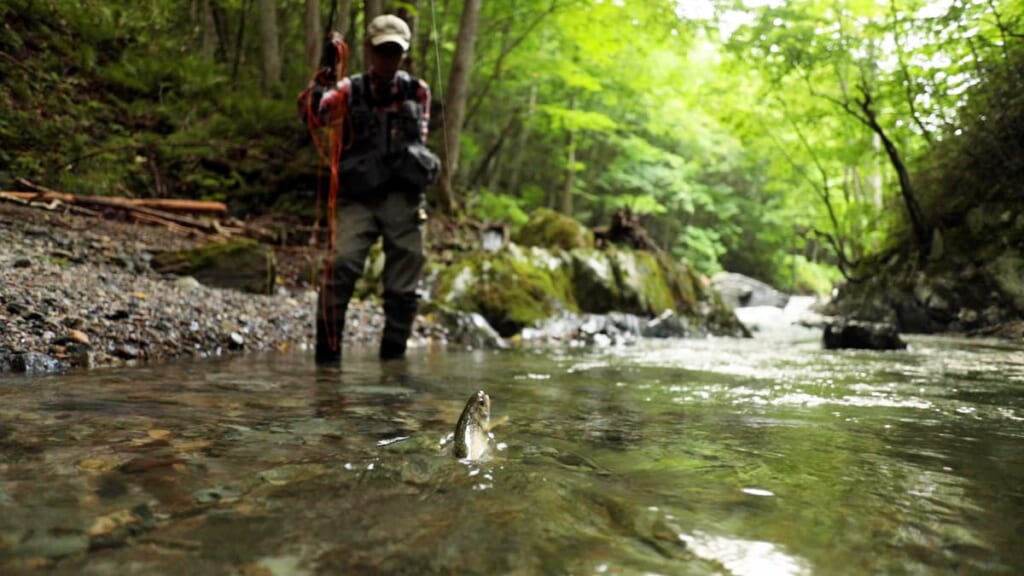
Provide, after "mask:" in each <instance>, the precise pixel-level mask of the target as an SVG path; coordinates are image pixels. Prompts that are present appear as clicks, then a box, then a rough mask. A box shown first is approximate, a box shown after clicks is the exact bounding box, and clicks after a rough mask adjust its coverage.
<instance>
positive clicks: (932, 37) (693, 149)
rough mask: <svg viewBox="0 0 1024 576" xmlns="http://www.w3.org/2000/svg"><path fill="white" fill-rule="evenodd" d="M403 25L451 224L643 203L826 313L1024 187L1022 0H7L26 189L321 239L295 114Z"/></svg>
mask: <svg viewBox="0 0 1024 576" xmlns="http://www.w3.org/2000/svg"><path fill="white" fill-rule="evenodd" d="M384 11H389V12H395V13H398V14H400V15H401V16H403V17H404V18H405V19H406V20H407V21H408V22H409V23H410V25H411V27H412V29H413V34H414V42H413V47H412V49H411V52H410V58H409V61H408V67H409V69H410V70H411V72H412V73H414V74H416V75H418V76H420V77H422V78H424V79H425V80H427V81H428V82H429V83H430V84H431V86H432V89H433V93H434V99H435V104H436V105H435V108H436V112H435V114H434V116H435V122H434V123H433V124H434V126H433V127H432V133H431V140H430V142H431V145H432V147H433V148H434V149H435V150H438V151H439V153H440V154H442V156H444V157H445V158H446V159H447V160H448V161H449V164H448V166H449V167H451V168H452V170H451V171H450V172H451V173H450V174H448V175H447V180H446V182H444V183H443V185H442V186H439V187H438V189H437V190H431V194H430V199H431V200H432V203H433V204H434V206H435V209H436V210H437V211H438V212H449V213H451V215H452V216H457V217H469V218H474V219H480V220H501V221H504V222H507V223H509V224H510V225H512V226H516V225H518V224H521V223H523V222H524V221H525V219H526V215H527V214H528V213H529V212H530V211H531V210H533V209H535V208H538V207H550V208H554V209H557V210H560V211H562V212H564V213H567V214H571V215H572V216H574V217H576V218H577V219H579V220H581V221H583V222H584V223H587V224H589V225H598V224H601V223H605V222H607V221H608V219H609V218H610V216H611V214H612V213H613V212H614V211H616V210H618V209H629V210H631V211H632V213H633V214H635V215H637V216H638V217H639V218H640V221H641V223H642V224H643V225H644V227H646V229H647V230H648V231H649V232H650V233H651V235H652V237H653V239H654V240H655V241H656V242H657V244H659V245H660V246H662V247H663V248H665V249H666V250H668V251H670V252H671V253H672V254H674V255H676V256H679V257H684V258H686V259H687V260H688V261H689V262H690V263H691V264H692V265H694V266H695V267H696V268H698V269H699V270H700V271H702V272H704V273H707V274H712V273H714V272H717V271H719V270H723V269H727V270H730V271H735V272H741V273H745V274H748V275H751V276H755V277H758V278H760V279H762V280H766V281H769V282H772V283H774V284H776V285H778V286H780V287H783V288H786V289H792V290H803V291H819V292H820V291H825V290H828V288H829V287H830V286H831V283H832V282H833V281H834V280H836V279H838V278H839V277H840V276H841V275H843V274H847V273H849V271H850V270H851V269H852V268H853V267H855V265H856V263H857V262H858V261H860V260H862V259H863V258H864V257H866V256H867V255H870V254H872V253H877V252H879V251H881V250H885V249H888V248H891V247H892V246H893V245H894V244H897V243H904V244H908V245H911V246H913V247H914V248H915V250H917V251H918V253H919V255H921V256H922V257H926V256H927V253H928V252H929V250H930V249H931V245H932V243H933V231H934V230H935V229H936V228H938V227H941V226H943V225H944V223H948V222H949V221H950V220H951V219H955V218H957V217H958V215H961V214H962V213H963V212H964V209H965V204H966V203H970V202H979V201H985V200H992V199H1000V198H1001V199H1007V198H1009V199H1014V200H1017V201H1019V200H1020V197H1021V194H1022V190H1024V175H1022V172H1024V170H1022V162H1024V160H1022V158H1024V150H1022V148H1024V142H1022V138H1024V136H1022V134H1024V119H1022V112H1021V111H1022V110H1024V96H1022V94H1024V86H1022V83H1024V81H1022V78H1024V49H1022V38H1024V23H1022V21H1021V18H1022V17H1024V5H1022V4H1021V3H1020V2H1019V1H1016V0H937V1H922V0H879V1H865V0H836V1H834V2H824V3H823V2H816V1H813V0H794V1H781V0H704V1H700V2H689V1H686V2H683V1H674V0H643V1H639V0H635V1H634V0H503V1H501V2H496V1H488V2H482V1H481V0H465V1H463V0H433V1H430V0H409V1H398V0H393V1H391V2H386V1H381V0H376V1H374V0H366V1H365V2H361V1H352V0H346V1H337V0H335V1H329V0H319V1H318V0H303V1H299V0H255V1H254V0H162V1H152V2H136V1H134V0H85V1H80V0H9V1H7V2H5V3H4V4H3V5H2V6H0V16H2V22H3V25H2V26H0V77H2V79H3V80H2V82H0V188H2V189H5V190H11V189H16V188H17V184H16V183H17V182H18V179H19V178H23V179H28V180H31V181H35V182H39V183H41V184H44V185H46V186H49V187H51V188H55V189H59V190H62V191H66V192H72V193H88V194H100V195H118V196H133V197H162V196H172V197H183V198H195V199H208V200H226V201H227V202H228V203H229V205H230V206H231V207H232V210H234V211H236V212H238V213H240V214H250V213H267V212H274V213H283V214H291V215H295V216H297V217H302V218H312V217H313V215H314V214H315V204H316V199H317V194H318V189H319V188H320V184H318V171H322V168H321V167H319V160H318V158H317V156H316V152H315V150H314V148H313V146H312V144H311V142H310V138H309V134H308V133H307V132H306V129H305V127H304V126H303V125H302V124H301V123H300V122H299V121H298V120H297V118H296V114H295V96H296V94H297V93H298V92H299V91H300V90H301V89H302V88H304V87H305V85H306V84H307V82H308V81H309V79H310V77H311V74H312V73H313V71H314V69H315V67H316V64H317V62H318V60H319V57H320V54H319V50H320V46H321V45H322V43H323V40H324V38H325V37H326V34H327V33H328V32H329V31H330V30H332V29H337V30H340V31H342V32H343V33H344V34H345V37H346V40H347V41H348V43H349V45H350V46H351V47H352V50H351V55H352V57H351V62H350V67H349V68H350V70H352V71H357V70H361V69H362V67H363V57H362V54H361V49H360V47H361V42H362V32H361V31H362V29H363V26H364V22H366V21H367V18H369V17H372V16H373V15H375V14H378V13H381V12H384ZM468 26H472V29H471V30H467V27H468ZM467 32H469V33H467ZM460 58H462V59H461V60H460ZM467 58H468V60H467ZM458 62H470V63H471V66H469V67H468V69H467V70H465V71H464V73H463V74H462V75H461V76H460V69H461V67H460V66H458V65H456V63H458ZM452 86H454V87H455V88H456V89H455V90H449V88H451V87H452ZM463 87H464V89H460V88H463ZM453 119H455V120H456V121H455V122H452V120H453Z"/></svg>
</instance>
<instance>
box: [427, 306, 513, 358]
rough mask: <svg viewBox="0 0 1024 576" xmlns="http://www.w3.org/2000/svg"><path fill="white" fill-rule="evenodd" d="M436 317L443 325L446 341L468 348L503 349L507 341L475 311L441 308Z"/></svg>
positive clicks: (506, 346)
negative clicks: (446, 334) (446, 335)
mask: <svg viewBox="0 0 1024 576" xmlns="http://www.w3.org/2000/svg"><path fill="white" fill-rule="evenodd" d="M438 319H439V320H440V321H441V323H442V324H443V325H444V326H445V329H446V331H447V333H448V342H449V343H450V344H457V345H460V346H468V347H470V348H486V349H494V348H497V349H504V348H508V347H509V346H508V343H507V342H505V339H504V338H502V337H501V335H500V334H498V332H497V331H496V330H495V329H494V328H493V327H492V326H491V325H490V323H488V322H487V319H486V318H484V317H483V316H481V315H480V314H477V313H476V312H459V311H455V310H447V309H446V310H441V311H439V312H438Z"/></svg>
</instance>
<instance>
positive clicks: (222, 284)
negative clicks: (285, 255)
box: [150, 239, 276, 294]
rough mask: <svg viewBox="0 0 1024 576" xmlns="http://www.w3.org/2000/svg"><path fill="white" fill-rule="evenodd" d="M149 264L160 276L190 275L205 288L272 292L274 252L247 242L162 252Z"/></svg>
mask: <svg viewBox="0 0 1024 576" xmlns="http://www.w3.org/2000/svg"><path fill="white" fill-rule="evenodd" d="M150 265H151V266H152V267H153V269H154V270H156V271H157V272H160V273H164V274H177V275H180V276H192V277H194V278H195V279H196V280H198V281H199V282H200V283H201V284H204V285H206V286H215V287H218V288H229V289H233V290H240V291H242V292H250V293H253V294H271V293H273V290H274V284H275V281H276V271H275V259H274V251H273V249H272V248H271V247H269V246H266V245H264V244H260V243H259V242H256V241H255V240H248V239H242V240H232V241H229V242H210V243H208V244H204V245H202V246H199V247H197V248H193V249H191V250H180V251H176V252H163V253H160V254H157V255H155V256H154V257H153V259H152V261H151V262H150Z"/></svg>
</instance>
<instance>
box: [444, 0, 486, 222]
mask: <svg viewBox="0 0 1024 576" xmlns="http://www.w3.org/2000/svg"><path fill="white" fill-rule="evenodd" d="M482 4H483V2H482V0H466V3H465V5H464V6H463V8H462V18H461V20H460V23H459V36H458V39H457V40H456V44H455V56H454V58H453V62H452V71H451V77H450V79H449V80H448V94H447V95H446V97H445V103H444V115H445V122H446V123H447V125H448V126H447V132H446V134H445V145H444V156H445V158H444V162H443V166H442V169H441V178H440V181H439V182H438V192H439V194H440V198H439V200H440V203H441V209H442V210H444V211H445V212H447V213H449V214H454V213H457V212H458V211H459V210H460V206H459V202H458V199H457V197H456V194H455V191H454V188H453V185H452V181H453V179H454V178H455V174H456V173H457V172H458V169H459V143H460V141H461V139H462V121H463V118H464V117H465V114H466V98H467V94H468V91H469V76H470V72H471V71H472V67H473V50H474V46H475V44H476V30H477V24H478V22H479V18H480V8H481V6H482Z"/></svg>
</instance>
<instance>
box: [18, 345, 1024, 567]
mask: <svg viewBox="0 0 1024 576" xmlns="http://www.w3.org/2000/svg"><path fill="white" fill-rule="evenodd" d="M760 336H761V337H759V338H756V339H753V340H733V339H710V340H677V341H647V342H642V343H641V344H639V345H637V346H633V347H628V348H621V349H604V350H586V351H569V352H552V351H550V350H548V351H513V352H462V351H453V350H447V351H431V350H415V351H413V352H412V353H411V354H410V357H409V359H408V361H407V362H405V363H397V364H385V365H382V364H380V363H379V362H378V361H377V360H376V359H375V358H374V357H373V356H372V351H370V350H364V351H360V350H354V351H346V365H345V370H344V371H342V372H340V373H339V372H336V371H325V370H317V369H315V368H314V366H313V364H312V358H311V356H309V355H303V354H295V355H280V354H276V355H268V356H247V357H242V358H233V359H226V360H219V361H205V362H201V363H185V364H171V365H163V366H157V367H151V368H132V369H124V370H106V371H93V372H88V373H81V374H72V375H66V376H60V377H46V378H14V377H9V378H6V379H3V380H0V573H3V574H8V573H11V574H20V573H36V572H46V573H59V574H188V575H190V576H196V575H201V574H506V573H511V574H641V573H659V574H737V575H795V574H830V575H831V574H871V573H884V574H950V573H957V574H973V573H996V574H998V573H1004V574H1017V573H1022V572H1024V349H1022V348H1020V347H1014V346H1011V345H1008V344H1005V343H997V342H991V341H968V340H950V339H928V338H914V339H911V340H910V342H911V349H910V350H909V351H907V352H899V353H879V352H854V351H844V352H826V351H823V350H821V349H820V348H819V345H818V339H817V333H816V332H810V331H801V330H785V331H777V332H773V333H768V334H761V335H760ZM478 388H482V389H484V390H486V391H487V392H488V393H489V394H490V395H491V397H492V403H493V408H492V410H493V416H494V417H499V416H508V418H509V422H508V423H506V424H504V425H503V426H500V427H498V428H497V429H496V430H495V431H494V435H495V443H496V446H497V447H498V448H500V449H498V448H496V449H495V450H494V451H493V456H492V457H491V458H490V459H489V460H486V461H483V462H477V463H465V462H459V461H456V460H455V459H454V458H452V457H451V456H450V455H448V454H447V453H445V452H444V450H443V448H442V447H441V446H440V439H441V438H442V437H444V436H445V435H446V433H448V432H449V431H450V430H451V429H452V427H453V425H454V422H455V421H456V419H457V418H458V414H459V412H460V411H461V409H462V406H463V404H464V402H465V400H466V399H467V398H468V397H469V395H470V393H472V392H473V391H474V390H476V389H478Z"/></svg>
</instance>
